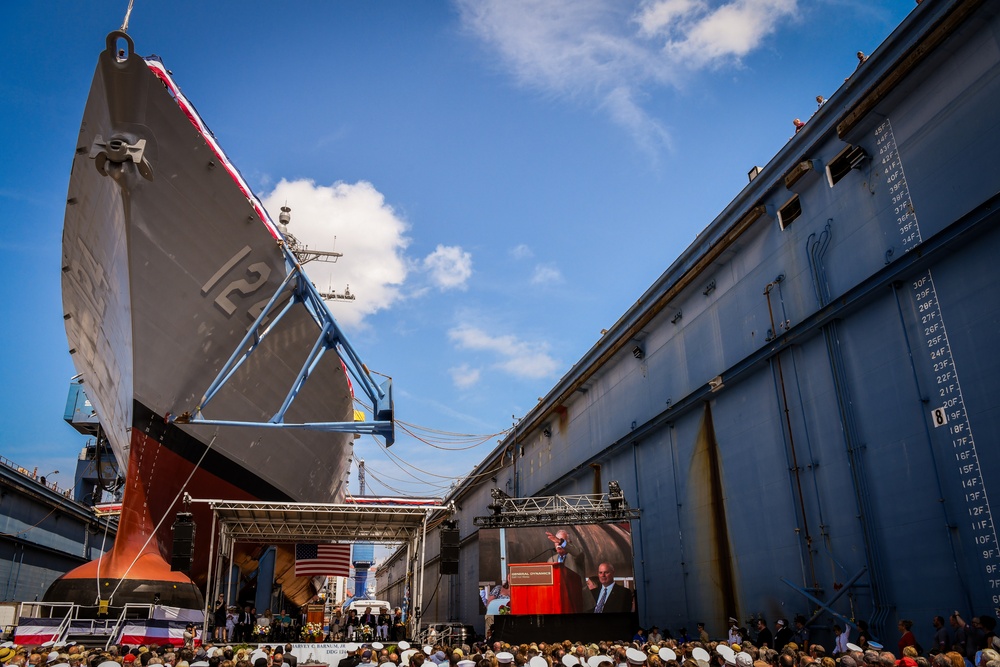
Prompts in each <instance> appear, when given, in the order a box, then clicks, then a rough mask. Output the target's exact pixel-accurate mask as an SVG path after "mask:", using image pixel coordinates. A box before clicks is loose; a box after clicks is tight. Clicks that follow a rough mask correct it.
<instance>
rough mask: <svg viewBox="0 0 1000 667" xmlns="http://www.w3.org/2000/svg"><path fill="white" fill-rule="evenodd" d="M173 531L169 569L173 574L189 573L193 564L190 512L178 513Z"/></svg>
mask: <svg viewBox="0 0 1000 667" xmlns="http://www.w3.org/2000/svg"><path fill="white" fill-rule="evenodd" d="M173 530H174V548H173V551H172V552H171V556H170V569H171V570H173V571H175V572H190V571H191V566H192V564H193V563H194V534H195V523H194V516H192V514H191V513H190V512H178V513H177V519H176V520H175V521H174V528H173Z"/></svg>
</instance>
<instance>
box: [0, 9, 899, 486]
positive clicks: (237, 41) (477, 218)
mask: <svg viewBox="0 0 1000 667" xmlns="http://www.w3.org/2000/svg"><path fill="white" fill-rule="evenodd" d="M126 6H127V2H125V0H121V1H114V2H111V1H108V0H101V1H99V2H97V1H93V2H79V1H76V2H70V1H63V0H55V1H54V2H45V3H42V2H21V3H4V5H3V7H2V8H0V18H2V21H0V33H2V39H0V99H2V100H3V104H2V105H0V119H2V120H3V125H4V127H5V132H4V137H5V141H4V148H5V151H4V159H3V161H2V163H0V210H2V212H3V217H4V219H5V224H4V229H5V234H4V235H3V238H2V240H0V251H2V257H3V261H2V263H0V267H2V268H0V270H2V271H3V284H4V286H5V293H6V294H7V297H6V298H5V299H3V300H2V305H0V323H2V325H0V336H2V338H0V371H2V377H3V382H2V383H0V406H2V407H3V412H2V414H0V454H2V455H3V456H5V457H7V458H8V459H10V460H12V461H14V462H15V463H17V464H19V465H22V466H25V467H27V468H32V467H34V466H37V467H38V468H39V473H40V474H44V473H46V472H48V471H51V470H55V469H58V470H60V471H62V472H61V474H60V475H56V476H55V479H56V480H57V481H59V482H60V484H61V485H63V486H70V485H72V470H73V469H74V466H75V463H74V461H75V458H76V455H77V453H78V451H79V449H80V447H81V446H82V445H83V444H84V441H85V440H84V438H83V437H82V436H79V435H77V434H76V433H75V431H73V430H72V429H71V428H70V427H69V426H68V425H66V424H65V423H64V422H63V421H62V414H63V410H64V406H65V399H66V392H67V388H68V382H69V379H70V378H71V377H72V376H73V375H74V374H75V370H74V369H73V366H72V362H71V360H70V356H69V354H68V353H67V344H66V338H65V332H64V329H63V319H62V308H61V296H60V285H59V279H60V278H59V274H60V272H59V266H60V261H59V259H60V243H61V228H62V217H63V210H64V202H65V195H66V187H67V182H68V176H69V167H70V162H71V158H72V155H73V149H74V147H75V143H74V138H75V135H76V132H77V130H78V127H79V122H80V119H81V116H82V113H83V106H84V102H85V101H86V96H87V92H88V90H89V87H90V82H91V80H92V77H93V71H94V66H95V64H96V60H97V55H98V53H99V52H100V51H101V50H102V49H103V48H104V38H105V35H106V34H107V33H108V32H110V31H111V30H113V29H116V28H118V27H119V26H120V25H121V22H122V19H123V17H124V14H125V8H126ZM915 6H916V5H915V3H913V2H909V1H907V0H864V1H861V0H808V1H805V0H798V1H797V0H642V1H638V2H635V1H627V0H480V1H472V0H469V1H465V0H458V1H453V2H445V1H444V0H441V1H439V2H427V1H416V2H415V1H412V0H410V1H396V0H385V1H382V2H360V1H343V2H341V1H330V2H255V1H246V0H244V1H242V2H228V1H213V2H195V1H186V0H171V1H170V2H165V1H163V0H136V3H135V9H134V11H133V13H132V15H131V20H130V25H129V34H130V35H131V36H132V38H133V39H134V41H135V45H136V51H137V52H138V53H140V54H142V55H148V54H152V53H155V54H157V55H159V56H161V57H162V58H163V60H164V62H165V64H166V66H167V67H168V68H169V69H170V70H172V72H173V73H174V78H175V80H176V81H177V83H178V84H179V85H180V86H181V88H182V90H183V91H184V92H185V94H186V95H187V96H188V98H189V99H190V100H192V101H193V102H194V104H195V105H196V106H197V108H198V110H199V112H200V113H201V115H202V117H203V118H204V120H205V121H206V123H207V124H208V125H209V127H210V128H212V130H213V131H214V132H215V134H216V137H217V139H218V141H219V143H220V144H221V145H222V147H223V148H224V149H225V150H226V151H227V152H228V154H229V156H230V158H231V159H232V160H233V162H234V163H235V164H236V165H237V167H238V168H239V169H240V170H241V171H242V172H243V175H244V176H245V177H246V179H247V180H248V182H249V183H250V185H251V186H252V187H253V188H254V189H255V190H256V191H257V193H258V194H259V195H260V196H261V197H262V199H264V201H265V203H266V204H267V206H268V209H269V210H270V211H271V213H272V216H274V217H277V212H278V211H277V207H278V206H280V205H281V204H282V203H284V202H286V201H287V203H288V205H290V206H291V207H292V215H293V221H292V226H291V231H292V232H293V233H295V234H296V235H297V236H299V237H300V239H302V240H304V241H306V242H307V243H309V244H310V245H311V246H312V247H316V248H326V249H336V250H337V251H338V252H342V253H344V257H343V258H342V259H341V260H340V261H339V262H338V263H337V264H335V265H322V266H320V267H319V268H317V270H316V271H315V272H311V274H312V277H313V279H314V282H316V283H317V285H318V286H319V287H320V288H321V289H330V288H332V289H334V290H337V291H343V289H344V288H345V286H346V285H348V284H349V285H350V290H351V292H352V293H354V294H355V295H357V299H356V301H354V302H353V303H349V304H341V303H337V304H334V314H335V315H336V316H337V318H338V319H339V320H340V321H341V322H342V323H343V324H344V325H345V326H346V327H347V329H348V330H349V332H350V334H351V337H352V342H353V343H354V344H355V346H356V347H357V348H358V349H359V351H360V353H361V355H362V357H363V359H364V360H365V361H366V363H367V364H368V365H369V367H370V368H371V369H372V370H374V371H377V372H380V373H383V374H386V375H391V376H392V377H393V379H394V383H395V388H396V408H397V417H398V418H399V419H400V420H402V421H403V422H406V423H409V424H414V425H419V426H420V427H424V428H429V429H436V430H439V431H445V432H450V433H461V434H470V435H477V436H482V437H479V438H471V437H470V438H457V437H446V436H442V435H438V434H429V435H427V439H428V440H430V441H431V442H433V443H435V444H437V445H438V446H439V447H440V446H444V447H451V448H462V447H469V446H470V445H472V444H474V443H476V442H483V443H484V444H482V445H480V446H478V447H472V448H469V449H457V450H456V451H446V450H442V449H438V448H434V447H431V446H429V445H427V444H424V443H422V442H419V441H417V440H415V439H414V438H411V437H409V436H407V435H406V434H405V433H400V439H399V441H398V442H397V444H396V445H394V446H393V448H392V450H391V451H392V453H393V454H394V455H395V456H396V457H397V458H398V459H399V460H400V461H403V462H405V463H406V464H408V465H403V466H402V468H406V469H407V470H406V471H404V470H403V469H401V467H400V466H398V465H397V463H398V461H397V462H393V461H392V460H389V459H388V458H387V456H386V455H385V453H384V452H383V451H381V449H380V448H379V447H378V446H377V445H376V444H375V443H374V442H373V441H372V440H371V439H369V438H363V439H360V440H358V441H356V442H357V444H356V453H357V455H358V456H360V457H362V458H364V459H366V461H367V465H368V467H369V474H368V481H369V492H374V493H380V494H381V493H386V494H393V493H396V492H406V493H419V494H424V493H426V494H432V495H437V494H441V493H443V490H444V489H446V488H447V486H448V484H450V483H451V482H452V481H453V478H454V477H458V476H461V475H463V474H465V473H467V472H468V471H469V470H470V469H471V468H472V467H473V466H474V465H475V464H476V463H477V462H478V461H479V460H480V459H481V458H482V456H484V455H485V454H486V453H487V452H488V451H489V450H490V449H491V448H492V446H494V445H495V444H496V441H497V439H498V437H499V435H496V434H499V433H501V432H502V431H504V430H505V429H509V428H510V426H511V423H512V416H514V415H516V416H517V417H521V416H523V415H524V414H525V413H526V412H527V411H528V410H529V409H530V408H531V407H532V406H533V405H534V404H535V403H536V402H537V400H538V398H539V397H541V396H543V395H544V394H545V393H546V392H547V391H548V390H549V389H550V388H551V387H552V386H553V384H554V383H555V382H556V381H557V380H558V378H559V377H560V376H561V375H562V374H564V373H565V372H566V371H567V370H568V369H569V368H570V367H571V366H572V365H573V364H574V363H575V362H576V361H578V360H579V359H580V357H581V356H582V355H583V354H584V353H585V352H586V351H587V350H588V349H589V348H590V347H591V345H593V344H594V342H596V341H597V339H598V338H599V336H600V331H601V330H602V329H606V328H610V326H611V325H612V324H613V323H614V322H615V320H616V319H617V318H618V317H619V316H620V315H621V314H622V313H623V312H624V311H625V310H626V309H627V308H628V307H629V306H630V305H631V304H632V303H633V302H634V301H635V300H636V299H637V298H638V297H639V296H640V294H641V293H642V291H643V290H645V289H646V288H647V287H648V286H649V285H650V284H651V283H652V282H653V281H654V280H655V279H656V277H657V276H658V275H659V274H660V273H662V271H663V270H664V269H666V267H667V266H668V265H669V264H670V263H671V262H672V261H673V260H674V259H675V258H676V257H677V256H678V254H679V253H680V252H681V251H682V250H683V249H684V248H685V247H686V246H687V245H689V244H690V243H691V242H692V241H693V240H694V238H695V236H696V235H697V234H698V233H699V232H700V231H701V230H702V229H703V228H704V227H705V226H707V225H708V223H709V222H710V221H711V220H712V219H713V218H714V217H715V216H716V215H717V214H718V213H719V211H721V210H722V209H723V207H724V206H725V205H726V204H727V203H728V202H729V201H730V200H731V199H732V198H733V197H734V196H735V195H736V194H737V193H738V192H739V191H740V190H741V189H742V188H743V187H744V185H745V184H746V180H747V179H746V173H747V171H748V170H749V169H750V168H751V167H752V166H753V165H764V164H766V163H767V162H768V161H769V159H770V158H771V156H773V155H774V154H775V153H776V152H777V151H778V150H779V149H780V148H781V146H782V145H783V144H784V143H785V142H786V141H787V140H788V138H789V137H790V136H791V134H792V133H793V126H792V120H793V119H794V118H796V117H800V118H802V119H807V118H808V117H809V116H810V115H811V114H812V112H813V111H815V109H816V102H815V97H816V95H820V94H821V95H824V96H825V97H830V96H832V95H833V94H834V93H835V92H836V90H837V88H838V87H839V86H840V85H841V84H842V83H843V81H844V78H845V77H847V76H849V75H850V73H851V72H852V71H853V70H854V68H855V66H856V64H857V60H856V58H855V53H856V52H857V51H859V50H861V51H864V52H865V53H871V52H872V51H873V50H875V48H876V47H877V46H878V44H879V43H880V42H881V41H882V40H883V39H884V38H885V37H886V36H887V35H888V34H889V33H890V32H891V31H892V29H893V28H895V26H896V25H897V24H898V23H899V22H900V21H901V20H902V18H903V17H904V16H905V15H906V14H907V13H908V12H909V11H911V10H912V9H913V8H914V7H915ZM831 103H836V98H834V99H833V100H832V101H831ZM310 266H314V265H310ZM487 436H491V437H487ZM421 471H425V472H421ZM411 475H412V476H411ZM413 476H415V477H416V478H418V479H414V477H413ZM352 486H353V487H354V490H355V491H356V475H352Z"/></svg>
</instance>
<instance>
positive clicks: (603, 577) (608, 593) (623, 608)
mask: <svg viewBox="0 0 1000 667" xmlns="http://www.w3.org/2000/svg"><path fill="white" fill-rule="evenodd" d="M597 580H598V581H600V582H601V585H600V586H599V587H597V588H595V589H594V590H592V591H590V593H591V595H593V596H594V613H595V614H613V613H621V612H627V611H632V591H631V590H629V589H627V588H625V587H624V586H620V585H618V584H616V583H615V568H614V566H613V565H612V564H611V563H601V564H600V565H599V566H598V567H597Z"/></svg>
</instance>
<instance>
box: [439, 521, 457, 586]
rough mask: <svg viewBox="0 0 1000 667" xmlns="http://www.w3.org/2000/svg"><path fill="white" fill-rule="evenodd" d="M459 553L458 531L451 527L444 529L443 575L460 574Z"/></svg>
mask: <svg viewBox="0 0 1000 667" xmlns="http://www.w3.org/2000/svg"><path fill="white" fill-rule="evenodd" d="M452 525H454V524H452ZM458 552H459V546H458V529H457V528H452V527H450V526H445V527H442V528H441V565H440V569H441V574H458Z"/></svg>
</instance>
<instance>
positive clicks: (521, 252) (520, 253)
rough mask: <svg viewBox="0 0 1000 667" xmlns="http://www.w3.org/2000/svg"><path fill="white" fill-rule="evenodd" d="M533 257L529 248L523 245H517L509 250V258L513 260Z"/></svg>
mask: <svg viewBox="0 0 1000 667" xmlns="http://www.w3.org/2000/svg"><path fill="white" fill-rule="evenodd" d="M534 255H535V253H533V252H532V251H531V248H530V247H529V246H528V245H526V244H524V243H519V244H518V245H516V246H514V247H513V248H511V249H510V256H511V257H513V258H514V259H529V258H531V257H534Z"/></svg>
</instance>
